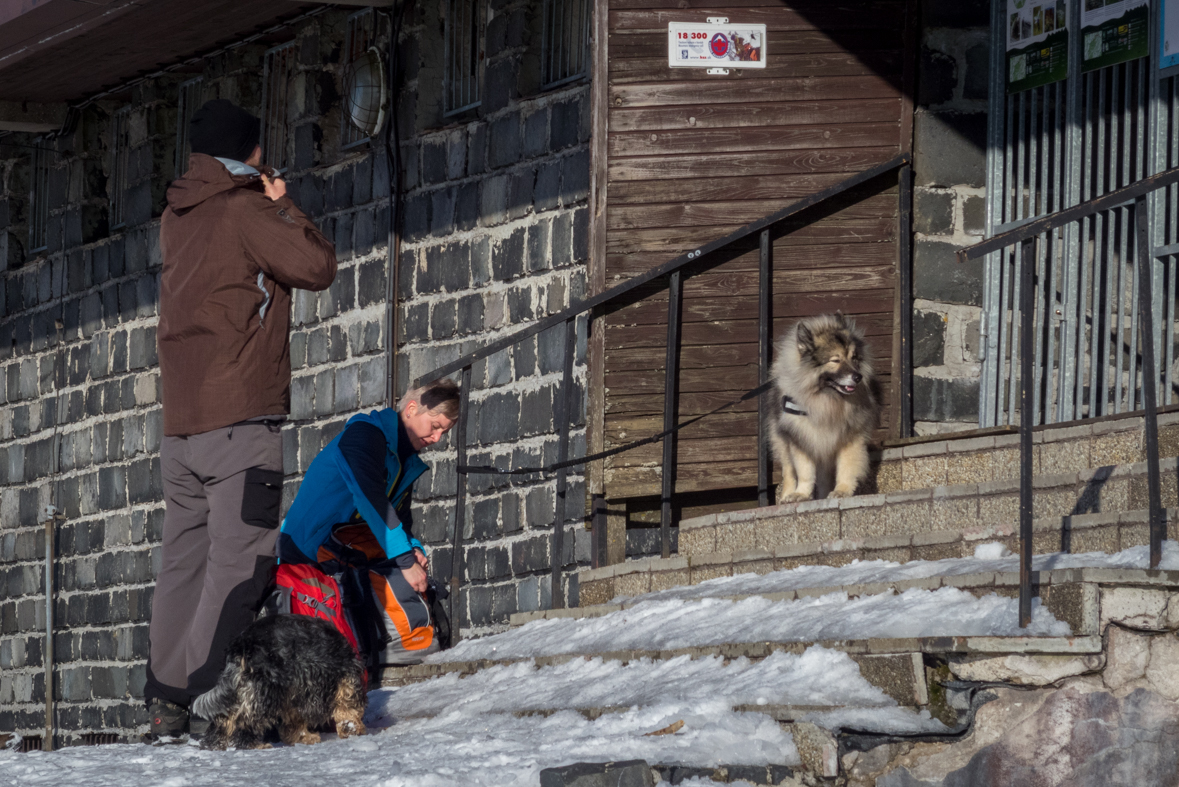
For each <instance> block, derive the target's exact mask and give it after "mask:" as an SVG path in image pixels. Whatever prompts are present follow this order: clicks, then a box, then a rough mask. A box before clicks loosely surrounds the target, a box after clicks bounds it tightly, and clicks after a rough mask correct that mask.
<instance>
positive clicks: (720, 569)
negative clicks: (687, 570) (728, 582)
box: [691, 563, 733, 585]
mask: <svg viewBox="0 0 1179 787" xmlns="http://www.w3.org/2000/svg"><path fill="white" fill-rule="evenodd" d="M691 573H692V584H693V585H699V584H700V583H701V582H707V581H708V580H710V579H716V578H717V577H731V576H732V575H733V566H732V564H731V563H724V564H719V565H710V566H692V568H691Z"/></svg>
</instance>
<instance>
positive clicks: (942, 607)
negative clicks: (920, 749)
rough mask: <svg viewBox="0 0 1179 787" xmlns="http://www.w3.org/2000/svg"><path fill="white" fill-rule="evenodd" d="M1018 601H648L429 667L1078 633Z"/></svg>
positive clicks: (535, 627)
mask: <svg viewBox="0 0 1179 787" xmlns="http://www.w3.org/2000/svg"><path fill="white" fill-rule="evenodd" d="M1018 604H1019V602H1018V600H1017V599H1013V598H1005V597H1001V596H998V595H987V596H983V597H981V598H976V597H975V596H973V595H971V594H970V593H967V592H965V591H962V590H958V589H957V588H941V589H938V590H935V591H928V590H920V589H911V590H906V591H905V592H904V593H900V594H891V593H884V594H880V595H874V596H863V597H860V598H854V599H853V598H849V597H848V595H847V593H842V592H836V593H830V594H827V595H824V596H819V597H815V598H805V599H798V600H796V601H774V600H771V599H767V598H764V597H761V596H753V597H749V598H744V599H740V600H736V601H731V600H727V599H715V598H705V599H700V600H695V601H688V600H682V599H668V600H663V601H643V602H641V603H638V604H636V605H634V606H633V607H630V608H627V609H623V610H620V611H618V612H612V613H610V614H607V615H602V616H600V617H594V618H581V619H578V618H566V619H554V620H535V621H533V622H531V623H527V624H525V625H523V626H521V627H519V628H516V629H511V630H509V631H505V632H503V633H501V634H494V635H492V636H488V637H482V638H480V639H470V640H464V641H462V642H460V643H458V645H456V646H455V647H453V648H451V649H450V650H446V651H443V652H441V653H437V654H434V655H433V656H430V657H429V658H428V659H427V660H426V662H427V663H428V664H439V663H445V662H451V661H474V660H478V659H489V660H509V659H521V658H534V657H537V656H556V655H561V654H571V653H579V654H592V653H603V652H609V651H619V650H647V651H654V650H670V649H676V648H690V647H702V646H709V645H720V644H724V643H731V642H815V641H819V640H845V639H873V638H896V637H953V636H976V637H978V636H1010V637H1016V636H1032V637H1038V636H1042V637H1063V636H1068V635H1069V634H1071V633H1072V630H1071V629H1070V627H1069V625H1068V624H1067V623H1064V622H1062V621H1060V620H1057V619H1056V618H1055V617H1054V616H1053V615H1052V614H1051V613H1050V612H1048V610H1047V609H1045V608H1043V607H1042V606H1041V604H1040V602H1039V599H1033V602H1032V624H1031V626H1030V627H1029V628H1027V629H1021V628H1019V614H1018V609H1019V607H1018Z"/></svg>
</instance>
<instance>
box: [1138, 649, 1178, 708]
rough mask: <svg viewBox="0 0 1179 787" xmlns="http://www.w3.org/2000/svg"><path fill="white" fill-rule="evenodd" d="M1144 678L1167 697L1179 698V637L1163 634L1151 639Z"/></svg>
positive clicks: (1170, 698)
mask: <svg viewBox="0 0 1179 787" xmlns="http://www.w3.org/2000/svg"><path fill="white" fill-rule="evenodd" d="M1146 680H1147V682H1148V683H1149V684H1150V687H1151V688H1152V689H1154V690H1155V691H1157V692H1158V693H1159V694H1162V695H1163V696H1164V697H1166V698H1167V699H1169V700H1171V701H1172V702H1174V701H1176V700H1179V638H1176V637H1175V636H1174V635H1173V634H1164V635H1161V636H1157V637H1154V638H1152V639H1151V641H1150V661H1149V662H1148V663H1147V665H1146Z"/></svg>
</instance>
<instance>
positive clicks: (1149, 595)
mask: <svg viewBox="0 0 1179 787" xmlns="http://www.w3.org/2000/svg"><path fill="white" fill-rule="evenodd" d="M1172 599H1174V601H1173V602H1172ZM1172 608H1174V611H1172ZM1175 612H1179V596H1175V595H1172V594H1171V593H1169V592H1168V591H1166V590H1156V589H1151V588H1136V587H1107V588H1104V589H1102V591H1101V628H1102V629H1104V628H1105V627H1106V626H1107V625H1108V624H1110V623H1116V624H1118V625H1119V626H1123V627H1125V628H1131V629H1139V630H1145V631H1166V630H1168V629H1170V628H1172V627H1173V626H1172V617H1174V615H1175Z"/></svg>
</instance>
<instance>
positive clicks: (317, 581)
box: [275, 563, 360, 653]
mask: <svg viewBox="0 0 1179 787" xmlns="http://www.w3.org/2000/svg"><path fill="white" fill-rule="evenodd" d="M275 583H276V584H277V585H278V593H279V596H280V597H279V600H278V608H279V611H281V612H290V613H291V614H294V615H309V616H311V617H313V618H319V619H321V620H326V621H327V622H328V623H331V624H332V625H333V626H335V627H336V630H337V631H339V632H340V633H341V634H343V635H344V638H345V639H347V640H348V644H350V645H351V646H352V650H354V651H355V652H357V653H359V652H360V643H359V642H358V641H357V639H356V632H355V631H354V630H353V628H352V621H351V620H350V619H349V617H350V616H349V615H348V614H347V612H346V610H345V609H344V601H343V598H342V596H341V593H340V584H339V582H337V581H336V579H335V578H334V577H331V576H329V575H327V574H325V573H324V572H323V571H320V569H319V568H318V567H317V566H315V565H312V564H309V563H282V564H280V565H279V567H278V574H277V575H276V576H275Z"/></svg>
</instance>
